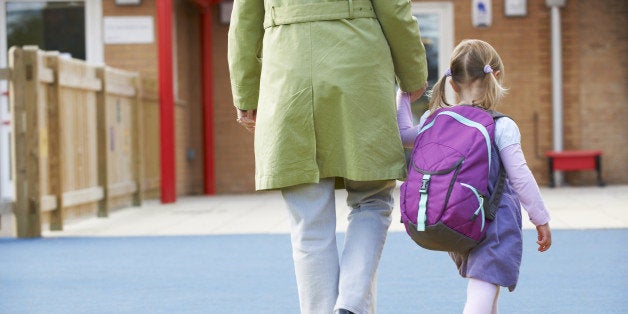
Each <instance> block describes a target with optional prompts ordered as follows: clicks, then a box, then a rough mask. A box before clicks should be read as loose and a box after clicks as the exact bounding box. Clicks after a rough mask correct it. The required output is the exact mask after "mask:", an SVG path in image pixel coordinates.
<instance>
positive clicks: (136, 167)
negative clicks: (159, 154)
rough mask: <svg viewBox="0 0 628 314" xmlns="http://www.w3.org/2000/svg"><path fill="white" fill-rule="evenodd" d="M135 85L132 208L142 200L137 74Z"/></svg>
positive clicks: (140, 116)
mask: <svg viewBox="0 0 628 314" xmlns="http://www.w3.org/2000/svg"><path fill="white" fill-rule="evenodd" d="M133 84H134V85H135V90H136V93H135V105H134V106H133V134H135V137H134V138H133V153H134V154H133V173H134V177H135V182H136V184H137V191H136V192H135V194H134V195H133V206H140V205H142V200H143V198H144V149H143V145H142V139H143V138H144V132H143V130H144V124H143V121H144V115H143V110H142V109H143V103H142V82H141V77H140V75H139V74H137V75H135V77H134V78H133Z"/></svg>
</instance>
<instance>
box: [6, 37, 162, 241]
mask: <svg viewBox="0 0 628 314" xmlns="http://www.w3.org/2000/svg"><path fill="white" fill-rule="evenodd" d="M9 69H10V72H11V77H10V84H9V101H10V104H11V106H12V110H13V116H14V117H13V121H14V142H15V170H16V178H15V204H14V213H15V218H16V227H17V236H18V237H38V236H40V235H41V226H42V222H43V221H44V218H46V219H47V220H48V223H49V225H50V229H52V230H61V229H62V228H63V222H64V220H65V219H66V214H67V213H72V214H73V215H75V216H76V215H79V216H85V215H86V214H87V215H90V214H94V213H95V214H97V215H98V216H101V217H105V216H107V215H108V214H109V211H110V209H112V208H118V207H125V206H131V205H133V206H138V205H140V204H141V202H142V198H143V193H144V189H143V184H144V182H146V181H147V180H146V175H147V174H146V171H145V170H146V169H145V167H144V166H143V164H144V154H143V151H144V150H145V149H147V148H148V149H149V150H151V151H152V150H157V149H158V148H152V147H146V145H145V144H144V143H145V140H144V137H143V136H144V134H146V133H147V132H148V133H152V135H153V136H154V135H155V134H157V133H158V131H157V130H146V129H144V126H143V122H142V121H143V120H144V117H143V115H142V111H143V110H142V109H143V105H142V102H141V100H142V92H141V89H140V88H141V86H142V85H143V84H142V82H141V80H140V78H139V75H138V74H137V73H135V72H128V71H123V70H119V69H113V68H110V67H106V66H104V67H103V66H100V67H98V66H94V65H91V64H89V63H86V62H84V61H81V60H76V59H70V58H65V57H62V56H60V55H59V54H58V53H56V52H44V51H41V50H39V49H37V47H33V46H26V47H24V48H17V47H13V48H11V49H10V51H9ZM157 127H158V126H157ZM158 175H159V174H158V173H156V174H155V173H154V171H152V170H151V171H150V174H148V176H149V177H150V178H154V176H157V177H158ZM151 188H154V187H151Z"/></svg>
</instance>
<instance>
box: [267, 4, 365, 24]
mask: <svg viewBox="0 0 628 314" xmlns="http://www.w3.org/2000/svg"><path fill="white" fill-rule="evenodd" d="M374 17H376V16H375V10H373V5H372V4H371V0H347V1H334V2H319V3H309V4H296V5H285V6H271V7H270V9H267V10H266V13H265V14H264V28H269V27H273V26H277V25H284V24H294V23H304V22H315V21H330V20H341V19H357V18H374Z"/></svg>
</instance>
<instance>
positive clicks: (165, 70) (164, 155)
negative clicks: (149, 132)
mask: <svg viewBox="0 0 628 314" xmlns="http://www.w3.org/2000/svg"><path fill="white" fill-rule="evenodd" d="M156 5H157V46H158V56H159V122H160V125H159V130H160V155H161V202H162V203H173V202H175V201H176V196H177V191H176V176H175V174H176V171H175V166H176V164H175V141H174V139H175V134H174V132H175V128H174V127H175V126H174V91H173V71H172V67H173V65H172V0H159V1H156Z"/></svg>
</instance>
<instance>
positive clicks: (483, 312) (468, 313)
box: [463, 278, 499, 314]
mask: <svg viewBox="0 0 628 314" xmlns="http://www.w3.org/2000/svg"><path fill="white" fill-rule="evenodd" d="M498 296H499V286H498V285H495V284H492V283H488V282H486V281H482V280H479V279H475V278H469V285H468V286H467V303H466V304H465V305H464V311H463V314H488V313H491V314H497V297H498Z"/></svg>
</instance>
